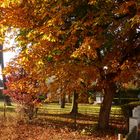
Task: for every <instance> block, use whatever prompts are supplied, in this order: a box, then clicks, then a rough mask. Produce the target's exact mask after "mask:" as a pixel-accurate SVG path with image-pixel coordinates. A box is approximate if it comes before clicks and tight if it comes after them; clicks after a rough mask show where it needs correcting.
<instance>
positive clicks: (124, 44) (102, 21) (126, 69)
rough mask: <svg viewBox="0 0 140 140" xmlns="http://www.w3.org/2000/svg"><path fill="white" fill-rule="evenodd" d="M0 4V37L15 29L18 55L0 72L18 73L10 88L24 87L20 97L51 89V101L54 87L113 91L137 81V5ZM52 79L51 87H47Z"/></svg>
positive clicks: (39, 0) (119, 0)
mask: <svg viewBox="0 0 140 140" xmlns="http://www.w3.org/2000/svg"><path fill="white" fill-rule="evenodd" d="M0 4H1V6H0V12H1V14H0V19H1V22H0V25H1V36H3V32H4V31H5V30H6V28H16V29H19V33H18V34H17V38H16V40H17V41H18V45H17V47H18V48H19V55H18V56H17V57H16V58H15V59H14V60H13V61H12V62H11V63H9V65H8V67H7V68H6V73H7V75H8V74H9V75H12V73H20V71H21V69H22V70H23V71H24V76H22V77H20V80H19V81H18V83H17V82H12V84H13V85H15V87H16V89H17V88H18V89H20V86H21V87H25V83H26V84H27V85H30V86H29V87H28V89H26V90H28V91H26V92H27V93H29V94H31V93H33V92H34V93H35V95H36V94H38V93H40V92H42V93H47V92H48V91H49V90H53V91H55V92H54V93H55V94H53V95H54V96H56V91H57V90H58V88H60V87H61V88H63V90H64V91H65V92H71V91H73V90H77V91H78V92H79V91H81V90H88V89H91V88H96V90H102V89H109V90H112V92H113V89H114V87H116V86H117V85H122V83H127V82H128V81H133V82H134V83H137V81H138V80H139V78H138V77H139V75H140V70H139V68H140V37H139V35H140V17H139V14H140V13H139V12H140V8H139V2H138V1H136V0H51V1H50V0H20V1H19V0H13V1H10V2H8V1H7V0H3V1H2V2H1V3H0ZM4 29H5V30H4ZM19 75H20V74H19ZM54 75H55V76H56V77H55V79H54V81H55V82H53V83H52V86H51V85H50V86H47V80H48V78H49V77H51V76H54ZM95 81H96V82H95ZM23 83H24V84H23ZM36 85H37V86H36ZM110 85H111V86H112V85H113V87H112V88H110ZM12 88H13V86H12ZM39 91H40V92H39ZM106 92H108V90H105V96H106V98H107V99H106V98H105V99H104V100H105V102H103V104H104V103H105V104H106V105H107V104H108V105H107V106H106V107H107V108H108V109H107V110H108V113H109V111H110V109H109V108H110V106H111V102H112V99H111V98H110V102H108V103H107V100H108V97H109V96H107V95H108V94H106ZM114 92H115V91H114ZM109 94H112V93H109ZM110 97H112V98H113V94H112V96H110ZM101 110H102V109H101ZM101 112H102V111H101ZM102 116H104V115H103V114H102ZM101 122H102V121H101ZM102 123H103V122H102Z"/></svg>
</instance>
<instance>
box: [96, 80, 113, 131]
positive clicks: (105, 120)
mask: <svg viewBox="0 0 140 140" xmlns="http://www.w3.org/2000/svg"><path fill="white" fill-rule="evenodd" d="M115 91H116V88H115V84H114V83H111V82H108V81H106V87H105V88H104V92H105V95H104V99H103V103H102V105H101V108H100V113H99V120H98V126H99V128H100V129H106V128H108V127H109V117H110V110H111V105H112V100H113V98H114V95H115Z"/></svg>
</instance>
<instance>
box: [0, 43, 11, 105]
mask: <svg viewBox="0 0 140 140" xmlns="http://www.w3.org/2000/svg"><path fill="white" fill-rule="evenodd" d="M2 50H3V46H2V45H0V51H1V52H0V64H1V69H2V70H3V69H4V60H3V52H2ZM5 82H6V77H5V76H4V75H3V83H2V84H3V87H4V89H5V88H6V86H5ZM2 93H3V90H2ZM4 102H5V105H8V106H11V99H10V97H9V96H4Z"/></svg>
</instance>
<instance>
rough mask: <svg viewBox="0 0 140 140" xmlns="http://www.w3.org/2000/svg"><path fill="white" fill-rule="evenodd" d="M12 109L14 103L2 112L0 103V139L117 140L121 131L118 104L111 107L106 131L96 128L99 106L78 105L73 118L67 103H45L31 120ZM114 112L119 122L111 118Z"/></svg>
mask: <svg viewBox="0 0 140 140" xmlns="http://www.w3.org/2000/svg"><path fill="white" fill-rule="evenodd" d="M15 109H16V107H15V106H14V105H13V106H8V107H7V108H6V109H5V113H4V108H3V106H2V103H1V106H0V140H117V135H118V133H123V131H124V124H119V122H121V123H122V122H123V121H122V119H121V118H120V117H121V114H120V113H119V112H120V109H119V108H118V107H117V108H116V107H114V108H113V113H112V114H111V116H112V117H113V118H112V119H113V122H112V121H111V126H112V127H110V129H108V130H106V131H101V130H99V129H97V120H98V112H99V106H93V105H85V104H81V105H80V106H79V112H80V113H79V114H78V115H77V116H76V118H75V116H72V115H70V114H69V111H70V105H69V104H67V105H66V107H65V108H64V109H61V108H60V106H59V105H58V104H47V106H46V105H45V106H44V107H42V108H40V109H39V111H38V116H37V117H36V118H34V119H33V120H31V121H29V120H28V121H27V119H25V118H23V117H22V116H19V114H18V113H16V111H15ZM116 112H117V115H118V113H119V121H118V118H116V116H115V117H114V114H115V113H116ZM116 119H117V120H116ZM115 120H116V121H115ZM120 120H121V121H120Z"/></svg>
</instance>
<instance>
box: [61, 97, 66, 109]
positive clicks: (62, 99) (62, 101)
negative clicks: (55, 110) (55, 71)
mask: <svg viewBox="0 0 140 140" xmlns="http://www.w3.org/2000/svg"><path fill="white" fill-rule="evenodd" d="M60 107H61V108H65V95H61V97H60Z"/></svg>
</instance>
